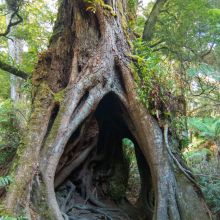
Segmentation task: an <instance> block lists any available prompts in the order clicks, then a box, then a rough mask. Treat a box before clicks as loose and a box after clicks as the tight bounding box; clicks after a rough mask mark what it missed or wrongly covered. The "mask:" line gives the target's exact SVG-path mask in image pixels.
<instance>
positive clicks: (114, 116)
mask: <svg viewBox="0 0 220 220" xmlns="http://www.w3.org/2000/svg"><path fill="white" fill-rule="evenodd" d="M107 3H108V4H109V5H108V6H107V5H105V4H98V3H97V4H96V5H95V8H94V10H93V11H95V13H93V12H90V11H86V9H88V7H93V5H90V4H89V3H86V2H84V1H80V0H78V1H73V0H64V1H63V2H62V4H61V5H60V9H59V13H58V20H57V23H56V25H55V28H54V36H53V37H52V38H51V43H50V47H49V49H48V51H47V52H46V53H44V54H42V56H41V57H40V59H39V62H38V65H37V69H36V72H35V73H34V76H33V85H34V88H33V111H32V117H31V119H30V122H29V127H28V130H27V133H26V136H25V137H24V140H23V144H22V146H21V147H20V149H19V152H18V154H19V155H20V157H19V159H18V161H17V162H15V166H16V168H14V170H13V171H12V174H13V177H14V183H13V184H12V185H11V186H10V189H9V191H8V193H7V195H6V198H5V200H4V201H5V203H4V204H5V210H7V211H8V212H9V213H11V214H15V215H19V214H22V213H23V211H24V212H25V213H26V214H28V215H29V218H31V219H53V220H54V219H57V220H62V219H64V216H65V218H67V219H68V218H69V217H67V214H68V213H66V211H65V213H63V212H64V211H63V208H61V206H62V207H64V208H67V207H66V206H65V205H64V203H62V204H61V206H60V204H58V200H57V199H56V196H55V191H57V190H58V186H59V185H61V184H62V183H65V181H66V179H68V178H69V180H72V181H73V183H74V184H75V185H76V184H78V185H77V187H78V188H79V189H78V194H80V196H81V197H82V198H83V199H84V201H85V203H88V204H90V205H95V206H96V208H94V206H93V208H91V207H89V210H90V211H91V210H92V211H93V212H94V210H96V212H98V213H99V214H102V215H103V216H105V217H106V218H107V219H114V217H112V218H110V217H108V215H107V214H106V213H104V211H103V210H104V209H103V208H104V207H106V204H104V205H103V201H98V199H97V198H100V197H99V195H100V194H101V192H102V191H103V190H104V185H102V184H101V183H100V184H98V182H97V181H98V180H97V181H96V177H97V178H98V177H100V178H101V173H102V172H101V171H103V169H104V173H105V176H107V177H106V178H107V179H106V180H107V181H105V184H106V183H108V182H110V180H111V175H110V174H108V172H107V170H109V171H110V173H111V172H112V173H113V174H112V175H113V176H116V171H117V170H119V169H111V168H112V167H113V168H117V167H118V166H119V167H121V170H125V169H126V168H125V167H124V168H123V165H124V164H123V155H122V153H121V152H122V151H121V140H122V139H123V138H124V137H128V138H129V139H131V140H133V142H134V143H136V148H137V149H139V153H140V155H141V156H140V158H142V159H140V161H139V169H143V171H144V172H140V175H141V176H142V187H141V188H142V190H144V187H143V184H145V183H146V185H147V186H149V188H148V189H147V191H148V192H154V197H155V202H154V207H153V210H152V209H148V208H146V209H145V210H144V212H146V213H140V212H138V216H136V218H137V219H145V218H146V217H148V219H157V220H166V219H167V220H168V219H169V220H174V219H175V220H178V219H185V220H190V219H193V220H196V219H200V220H201V219H204V220H206V219H209V215H208V209H207V208H206V206H205V203H204V201H203V199H202V196H201V194H200V191H199V190H198V188H197V187H196V186H195V185H194V183H192V182H190V181H189V180H188V179H187V178H186V177H185V176H184V175H183V174H182V173H181V172H180V171H179V170H178V167H175V166H174V164H173V161H172V159H171V158H170V157H169V155H168V152H167V149H166V147H165V144H164V137H163V133H162V131H161V129H160V128H159V126H158V123H157V122H156V121H155V120H154V119H153V118H152V117H151V116H150V114H149V113H148V111H147V110H146V109H145V107H144V106H143V105H142V104H141V103H140V102H139V100H138V98H137V93H136V87H135V82H134V78H133V75H132V70H131V68H130V62H131V61H130V57H129V56H128V55H129V54H130V53H131V51H130V48H129V46H128V45H129V44H128V40H129V39H128V36H129V33H128V31H127V30H126V29H123V22H125V21H126V16H125V12H126V1H119V0H118V1H116V0H111V1H107ZM113 12H114V13H113ZM138 158H139V157H138V156H137V159H138ZM141 160H142V163H141ZM143 160H145V161H144V162H143ZM74 161H75V162H74ZM109 164H110V166H109ZM141 164H142V165H141ZM143 164H145V165H146V167H145V166H144V165H143ZM15 166H14V167H15ZM122 168H123V169H122ZM61 170H62V172H61V174H62V175H61V174H60V171H61ZM70 171H71V173H70ZM124 173H125V172H124V171H121V173H120V174H121V175H124ZM102 176H103V175H102ZM119 176H120V175H119ZM103 178H104V177H103ZM125 179H126V178H125ZM79 180H80V181H79ZM74 187H75V186H74V185H73V186H72V187H70V188H71V190H70V192H71V193H74ZM95 191H97V194H98V197H97V198H96V197H95V196H94V195H95V194H94V192H95ZM78 194H77V195H76V194H75V198H78V197H77V196H78ZM148 194H149V193H146V197H148ZM103 195H104V194H102V196H103ZM106 196H107V197H108V199H109V198H110V196H109V195H106ZM67 200H68V198H66V201H67ZM148 200H149V198H146V200H144V199H139V201H148ZM113 202H114V201H111V204H112V203H113ZM117 204H118V203H114V207H115V206H117ZM73 205H75V208H78V209H85V206H79V205H78V203H73ZM118 207H119V208H120V207H121V206H120V205H119V206H118ZM126 207H131V206H129V204H127V206H126ZM140 207H146V206H145V204H144V205H143V204H142V205H139V208H140ZM139 208H136V207H133V209H134V210H136V211H137V210H140V209H139ZM61 209H62V210H61ZM122 209H123V208H122ZM122 209H121V210H122ZM124 209H126V208H124ZM65 210H66V209H65ZM87 210H88V208H87ZM109 210H110V209H109ZM142 210H143V209H142ZM118 213H119V214H118V215H124V216H125V214H126V213H129V210H128V209H127V211H126V212H125V213H124V212H122V211H119V212H118ZM128 215H129V217H122V218H121V219H135V218H134V217H133V215H132V214H128ZM69 219H70V218H69ZM72 219H74V218H73V217H72ZM78 219H79V218H78ZM115 219H117V218H115Z"/></svg>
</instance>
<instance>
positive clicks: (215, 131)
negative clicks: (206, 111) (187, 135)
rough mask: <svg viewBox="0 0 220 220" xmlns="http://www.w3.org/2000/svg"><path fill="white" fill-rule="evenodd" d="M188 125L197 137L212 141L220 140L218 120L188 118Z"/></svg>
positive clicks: (219, 121) (219, 123) (219, 122)
mask: <svg viewBox="0 0 220 220" xmlns="http://www.w3.org/2000/svg"><path fill="white" fill-rule="evenodd" d="M188 123H189V127H190V128H191V129H192V130H193V131H194V132H195V133H197V134H198V136H200V137H202V138H205V139H207V140H213V141H217V140H219V139H220V119H219V118H189V120H188Z"/></svg>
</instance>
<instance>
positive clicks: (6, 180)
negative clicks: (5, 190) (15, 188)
mask: <svg viewBox="0 0 220 220" xmlns="http://www.w3.org/2000/svg"><path fill="white" fill-rule="evenodd" d="M10 183H12V178H11V177H10V176H3V177H0V187H5V186H8V185H9V184H10Z"/></svg>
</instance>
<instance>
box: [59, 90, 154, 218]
mask: <svg viewBox="0 0 220 220" xmlns="http://www.w3.org/2000/svg"><path fill="white" fill-rule="evenodd" d="M127 117H128V115H127V113H126V110H125V108H124V106H123V105H122V104H121V102H120V100H119V99H118V98H117V97H116V96H115V95H114V94H112V93H110V94H108V95H106V96H105V97H104V98H103V99H102V101H101V102H100V103H99V105H98V107H97V109H96V111H95V113H94V114H93V115H91V116H90V117H89V118H87V119H86V120H85V121H84V123H83V124H82V125H81V126H80V127H79V128H78V129H77V130H76V131H75V132H74V133H73V135H72V136H71V138H70V139H69V141H68V143H67V146H66V148H65V151H64V153H63V155H62V157H61V159H60V162H59V165H58V167H57V171H56V176H55V191H56V197H57V201H58V204H59V206H60V209H61V211H62V213H65V214H63V215H66V216H68V218H69V219H90V220H92V219H133V220H134V219H152V209H153V206H154V195H153V187H152V180H151V174H150V170H149V166H148V164H147V162H146V160H145V158H144V157H143V155H142V153H141V151H140V148H139V146H138V144H137V141H136V140H135V138H134V137H133V135H132V133H131V132H130V130H129V129H128V127H129V126H128V123H129V120H128V118H127Z"/></svg>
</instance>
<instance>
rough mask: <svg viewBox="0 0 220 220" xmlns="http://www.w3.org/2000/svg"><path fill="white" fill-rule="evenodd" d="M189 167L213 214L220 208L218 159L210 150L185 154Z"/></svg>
mask: <svg viewBox="0 0 220 220" xmlns="http://www.w3.org/2000/svg"><path fill="white" fill-rule="evenodd" d="M184 157H185V159H186V161H187V164H188V166H189V167H190V168H191V169H192V171H193V173H194V175H195V177H196V178H197V181H198V182H199V184H200V186H201V189H202V192H203V194H204V197H205V199H206V202H207V204H208V205H209V207H210V209H211V210H212V212H213V213H215V212H217V211H219V207H220V196H219V195H220V172H219V162H218V160H217V158H214V157H212V152H211V151H210V150H208V149H205V148H203V149H196V148H195V149H194V150H191V151H189V152H186V153H184Z"/></svg>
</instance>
